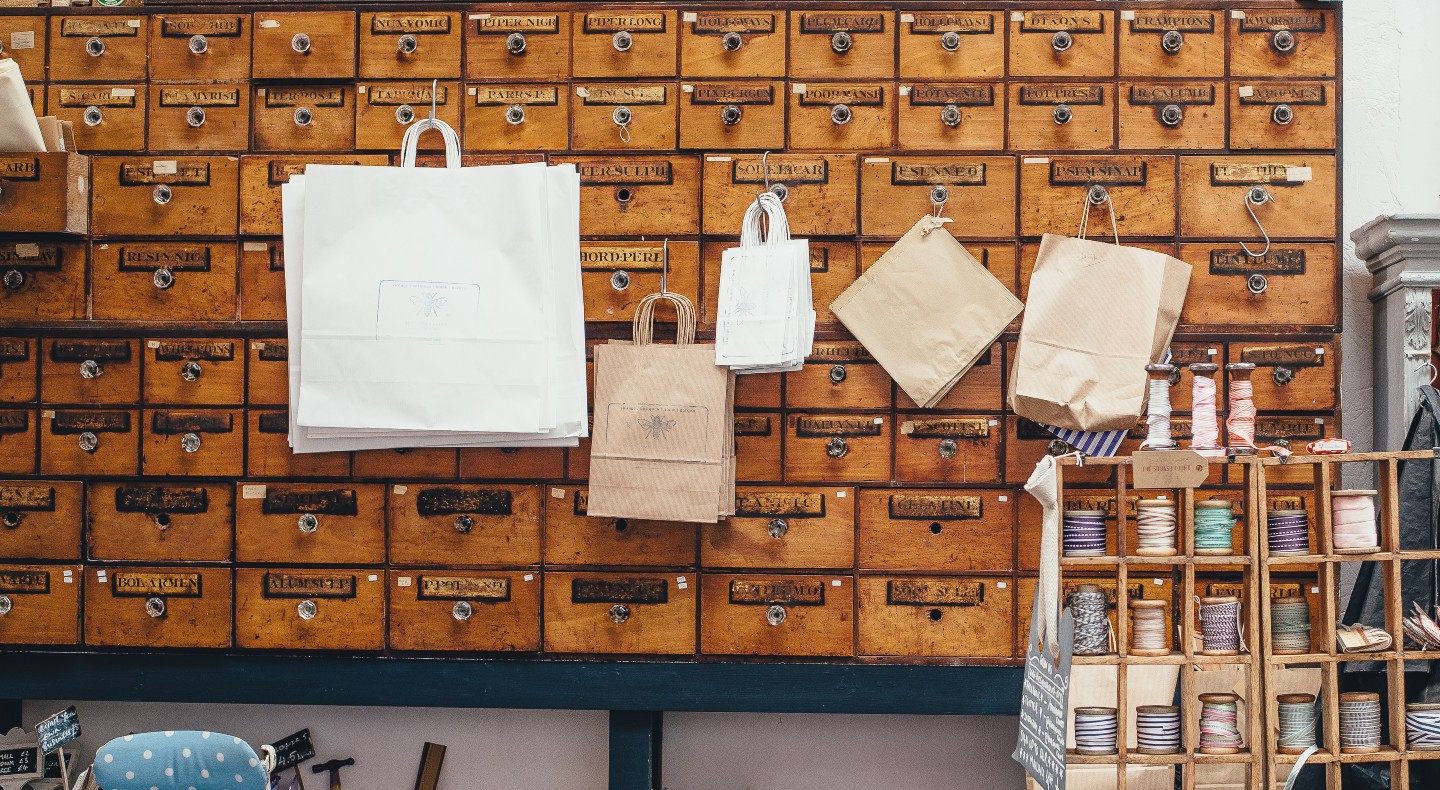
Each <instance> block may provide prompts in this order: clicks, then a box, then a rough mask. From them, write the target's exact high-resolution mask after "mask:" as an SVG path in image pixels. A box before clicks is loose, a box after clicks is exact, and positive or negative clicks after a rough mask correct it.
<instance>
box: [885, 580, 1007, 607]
mask: <svg viewBox="0 0 1440 790" xmlns="http://www.w3.org/2000/svg"><path fill="white" fill-rule="evenodd" d="M885 603H887V604H889V605H890V606H979V605H980V604H982V603H985V582H970V581H960V580H958V579H943V580H942V579H891V580H890V581H889V582H887V583H886V584H885Z"/></svg>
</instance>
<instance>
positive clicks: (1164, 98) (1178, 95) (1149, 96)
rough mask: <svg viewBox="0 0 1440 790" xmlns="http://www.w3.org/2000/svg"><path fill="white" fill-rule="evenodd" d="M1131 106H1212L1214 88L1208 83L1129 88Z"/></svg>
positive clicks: (1152, 84)
mask: <svg viewBox="0 0 1440 790" xmlns="http://www.w3.org/2000/svg"><path fill="white" fill-rule="evenodd" d="M1130 103H1131V104H1143V105H1148V104H1189V105H1195V104H1214V103H1215V86H1214V85H1212V84H1210V83H1204V82H1202V83H1166V82H1156V83H1151V84H1147V85H1131V86H1130Z"/></svg>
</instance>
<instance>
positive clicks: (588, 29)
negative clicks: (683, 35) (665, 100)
mask: <svg viewBox="0 0 1440 790" xmlns="http://www.w3.org/2000/svg"><path fill="white" fill-rule="evenodd" d="M676 22H677V20H676V14H675V12H674V11H673V10H663V9H657V8H644V9H641V8H636V9H606V10H604V11H588V12H577V13H576V14H575V21H574V24H573V26H572V29H573V31H574V40H573V44H572V47H573V49H574V52H575V56H574V69H575V76H576V77H669V76H674V74H675V60H676V49H677V47H676V40H677V34H676V31H675V28H676Z"/></svg>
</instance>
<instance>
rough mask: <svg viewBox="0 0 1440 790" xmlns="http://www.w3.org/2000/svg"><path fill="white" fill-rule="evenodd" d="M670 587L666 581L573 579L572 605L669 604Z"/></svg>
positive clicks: (571, 589) (571, 584) (571, 587)
mask: <svg viewBox="0 0 1440 790" xmlns="http://www.w3.org/2000/svg"><path fill="white" fill-rule="evenodd" d="M669 600H670V586H669V583H668V582H666V580H664V579H647V578H611V579H595V578H589V579H572V580H571V582H570V601H571V602H572V603H668V602H669Z"/></svg>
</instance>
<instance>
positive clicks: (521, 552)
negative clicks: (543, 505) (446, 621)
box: [389, 451, 540, 567]
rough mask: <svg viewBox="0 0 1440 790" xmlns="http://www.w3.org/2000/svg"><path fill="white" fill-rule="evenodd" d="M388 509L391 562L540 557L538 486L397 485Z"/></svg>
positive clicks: (511, 562) (505, 562)
mask: <svg viewBox="0 0 1440 790" xmlns="http://www.w3.org/2000/svg"><path fill="white" fill-rule="evenodd" d="M452 452H453V451H452ZM389 514H390V517H389V521H390V562H391V563H393V564H395V565H420V566H427V565H438V564H444V565H451V566H510V567H514V566H517V565H534V564H537V563H539V562H540V489H539V488H538V487H536V486H470V485H464V486H459V485H455V486H432V485H417V484H411V485H394V486H392V487H391V489H390V504H389Z"/></svg>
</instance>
